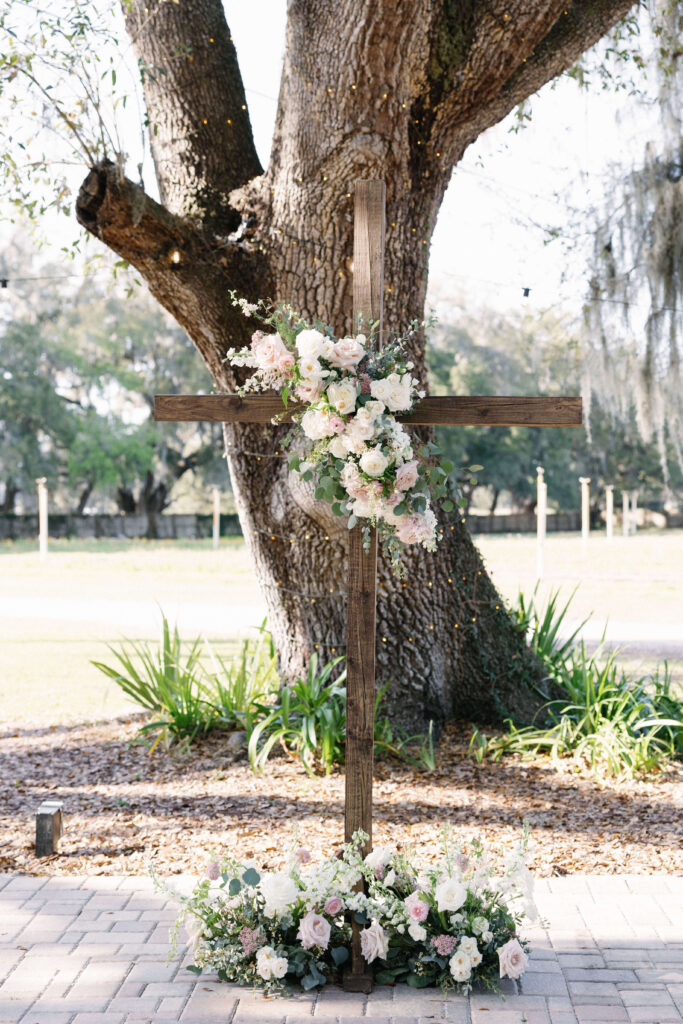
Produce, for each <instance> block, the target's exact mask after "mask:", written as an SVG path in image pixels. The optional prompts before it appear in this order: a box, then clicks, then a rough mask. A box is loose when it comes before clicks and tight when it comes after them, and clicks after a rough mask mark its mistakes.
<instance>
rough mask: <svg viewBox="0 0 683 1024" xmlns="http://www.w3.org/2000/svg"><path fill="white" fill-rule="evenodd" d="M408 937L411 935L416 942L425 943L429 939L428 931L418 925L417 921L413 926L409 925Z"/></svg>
mask: <svg viewBox="0 0 683 1024" xmlns="http://www.w3.org/2000/svg"><path fill="white" fill-rule="evenodd" d="M408 935H410V937H411V939H414V940H415V942H424V940H425V939H426V938H427V929H426V928H423V927H422V925H421V924H418V923H417V921H413V923H412V924H410V925H408Z"/></svg>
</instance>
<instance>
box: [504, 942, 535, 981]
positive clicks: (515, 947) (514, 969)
mask: <svg viewBox="0 0 683 1024" xmlns="http://www.w3.org/2000/svg"><path fill="white" fill-rule="evenodd" d="M498 960H499V962H500V976H501V978H504V977H505V975H507V976H508V978H519V976H520V974H524V972H525V970H526V968H527V964H528V963H529V957H528V956H527V955H526V953H525V952H524V950H523V949H522V947H521V946H520V944H519V942H518V941H517V939H510V941H509V942H506V943H505V945H504V946H501V947H500V949H499V950H498Z"/></svg>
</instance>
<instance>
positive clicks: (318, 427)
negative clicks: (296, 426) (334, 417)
mask: <svg viewBox="0 0 683 1024" xmlns="http://www.w3.org/2000/svg"><path fill="white" fill-rule="evenodd" d="M301 429H302V430H303V432H304V434H305V435H306V437H310V439H311V440H312V441H320V440H321V439H322V438H323V437H330V435H331V434H333V433H334V429H333V427H331V426H330V417H329V415H328V414H327V413H326V412H325V411H324V410H323V409H309V410H308V412H305V413H304V414H303V416H302V417H301Z"/></svg>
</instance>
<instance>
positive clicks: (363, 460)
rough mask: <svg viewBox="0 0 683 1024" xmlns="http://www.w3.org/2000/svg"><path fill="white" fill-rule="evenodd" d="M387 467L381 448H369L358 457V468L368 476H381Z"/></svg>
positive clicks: (387, 461) (386, 460)
mask: <svg viewBox="0 0 683 1024" xmlns="http://www.w3.org/2000/svg"><path fill="white" fill-rule="evenodd" d="M388 465H389V460H388V459H387V458H386V456H385V455H383V454H382V449H381V448H369V449H368V450H367V451H366V452H364V453H363V454H362V455H361V457H360V468H361V469H362V470H363V472H364V473H367V475H368V476H381V475H382V473H383V472H384V470H385V469H386V468H387V466H388Z"/></svg>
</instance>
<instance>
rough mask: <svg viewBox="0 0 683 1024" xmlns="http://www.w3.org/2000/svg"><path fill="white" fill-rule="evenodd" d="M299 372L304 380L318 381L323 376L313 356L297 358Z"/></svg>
mask: <svg viewBox="0 0 683 1024" xmlns="http://www.w3.org/2000/svg"><path fill="white" fill-rule="evenodd" d="M299 372H300V374H301V376H302V377H304V378H305V379H306V381H318V380H322V377H323V368H322V366H321V365H320V363H319V362H318V360H317V359H316V358H315V357H313V356H311V357H310V358H309V357H308V356H307V357H306V358H305V359H300V360H299Z"/></svg>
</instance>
